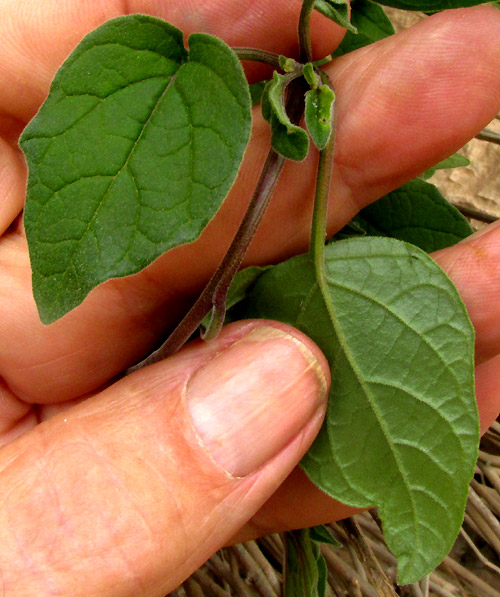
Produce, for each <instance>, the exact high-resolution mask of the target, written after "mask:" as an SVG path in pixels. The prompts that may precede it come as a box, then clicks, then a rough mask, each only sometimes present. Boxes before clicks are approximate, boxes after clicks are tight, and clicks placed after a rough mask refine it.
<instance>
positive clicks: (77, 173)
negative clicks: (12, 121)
mask: <svg viewBox="0 0 500 597" xmlns="http://www.w3.org/2000/svg"><path fill="white" fill-rule="evenodd" d="M188 41H189V53H188V52H187V51H186V49H185V48H184V45H183V38H182V33H181V32H180V31H179V30H178V29H176V28H175V27H173V26H171V25H169V24H168V23H165V22H164V21H161V20H159V19H155V18H152V17H148V16H143V15H134V16H127V17H121V18H118V19H115V20H112V21H109V22H107V23H105V24H104V25H103V26H101V27H99V28H98V29H96V30H95V31H94V32H92V33H90V34H89V35H88V36H87V37H86V38H85V39H84V40H83V41H82V42H81V43H80V45H79V46H78V47H77V48H76V49H75V50H74V52H73V53H72V54H71V55H70V57H69V58H68V59H67V60H66V62H65V63H64V64H63V66H62V67H61V69H60V70H59V72H58V73H57V75H56V77H55V79H54V81H53V83H52V86H51V89H50V94H49V97H48V98H47V100H46V101H45V103H44V104H43V106H42V108H41V109H40V111H39V113H38V114H37V116H36V117H35V118H34V119H33V120H32V121H31V122H30V124H29V125H28V126H27V128H26V129H25V131H24V133H23V134H22V137H21V146H22V148H23V150H24V152H25V154H26V158H27V161H28V165H29V182H28V198H27V203H26V212H25V225H26V233H27V237H28V243H29V249H30V256H31V263H32V269H33V291H34V295H35V298H36V301H37V304H38V309H39V312H40V317H41V318H42V320H43V321H44V322H45V323H50V322H52V321H54V320H56V319H57V318H59V317H61V316H62V315H64V314H65V313H66V312H68V311H69V310H70V309H72V308H73V307H75V306H77V305H78V304H79V303H81V301H82V300H83V299H84V298H85V297H86V295H87V294H88V293H89V292H90V290H92V289H93V288H94V287H95V286H97V285H98V284H100V283H101V282H104V281H105V280H108V279H109V278H114V277H120V276H126V275H129V274H133V273H136V272H138V271H140V270H141V269H143V268H144V267H146V266H147V265H149V264H150V263H151V262H152V261H154V260H155V259H156V258H157V257H158V256H159V255H161V254H162V253H164V252H165V251H168V250H169V249H171V248H173V247H176V246H178V245H180V244H184V243H188V242H192V241H193V240H195V239H196V238H197V237H198V236H199V235H200V233H201V231H202V230H203V229H204V227H205V226H206V225H207V223H208V222H209V221H210V220H211V219H212V217H213V216H214V214H215V213H216V211H217V210H218V208H219V206H220V204H221V203H222V201H223V199H224V198H225V196H226V194H227V192H228V191H229V189H230V187H231V185H232V183H233V181H234V179H235V176H236V174H237V171H238V169H239V166H240V163H241V160H242V157H243V154H244V151H245V148H246V145H247V143H248V140H249V136H250V126H251V105H250V95H249V91H248V85H247V83H246V80H245V76H244V73H243V70H242V68H241V65H240V62H239V60H238V59H237V57H236V55H235V54H234V53H233V51H232V50H231V49H230V48H229V47H228V46H226V44H224V43H223V42H222V41H220V40H219V39H217V38H214V37H211V36H208V35H203V34H195V35H192V36H191V37H190V38H189V40H188Z"/></svg>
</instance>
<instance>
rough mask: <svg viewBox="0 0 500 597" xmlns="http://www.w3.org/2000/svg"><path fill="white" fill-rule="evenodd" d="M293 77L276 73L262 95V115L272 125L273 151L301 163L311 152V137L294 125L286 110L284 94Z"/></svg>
mask: <svg viewBox="0 0 500 597" xmlns="http://www.w3.org/2000/svg"><path fill="white" fill-rule="evenodd" d="M293 77H294V75H280V74H279V73H278V72H276V71H274V73H273V78H272V79H271V80H270V81H269V83H268V84H267V85H266V86H265V88H264V93H263V94H262V115H263V116H264V118H265V120H267V121H268V122H269V124H270V125H271V145H272V147H273V149H274V150H275V151H276V152H278V153H279V154H281V155H283V156H285V157H286V158H288V159H289V160H294V161H298V162H300V161H302V160H303V159H305V157H306V156H307V153H308V151H309V136H308V135H307V133H306V131H305V130H304V129H302V128H300V126H297V125H295V124H293V123H292V121H291V120H290V118H289V116H288V114H287V113H286V110H285V101H284V94H285V90H286V87H287V85H288V84H289V83H290V81H291V80H292V78H293Z"/></svg>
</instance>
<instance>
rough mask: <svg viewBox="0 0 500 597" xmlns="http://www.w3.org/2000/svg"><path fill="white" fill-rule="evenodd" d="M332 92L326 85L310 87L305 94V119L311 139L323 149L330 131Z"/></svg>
mask: <svg viewBox="0 0 500 597" xmlns="http://www.w3.org/2000/svg"><path fill="white" fill-rule="evenodd" d="M334 101H335V94H334V92H333V91H332V90H331V89H330V87H328V85H320V86H319V87H318V88H316V89H310V90H309V91H308V92H307V93H306V95H305V119H306V126H307V130H308V131H309V134H310V135H311V139H312V140H313V142H314V144H315V145H316V147H317V148H318V149H324V148H325V147H326V144H327V143H328V140H329V139H330V135H331V133H332V120H333V103H334Z"/></svg>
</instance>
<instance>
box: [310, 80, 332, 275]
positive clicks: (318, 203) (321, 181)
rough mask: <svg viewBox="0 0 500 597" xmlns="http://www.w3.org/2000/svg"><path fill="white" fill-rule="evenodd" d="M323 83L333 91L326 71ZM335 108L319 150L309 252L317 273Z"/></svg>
mask: <svg viewBox="0 0 500 597" xmlns="http://www.w3.org/2000/svg"><path fill="white" fill-rule="evenodd" d="M321 78H322V79H323V83H325V84H327V85H328V86H329V87H330V89H332V91H333V87H332V83H331V81H330V79H329V77H328V75H327V74H326V73H324V72H323V71H321ZM335 121H336V119H335V109H333V112H332V122H331V127H332V131H331V134H330V138H329V139H328V143H327V144H326V146H325V148H324V149H322V150H321V151H320V152H319V161H318V170H317V176H316V190H315V197H314V208H313V220H312V226H311V240H310V245H309V253H310V255H311V257H312V259H313V261H314V267H315V269H316V273H317V275H318V276H319V275H320V273H321V272H322V271H323V265H324V251H325V239H326V221H327V215H328V197H329V194H330V182H331V175H332V163H333V154H334V150H335V128H336V127H335V124H336V123H335Z"/></svg>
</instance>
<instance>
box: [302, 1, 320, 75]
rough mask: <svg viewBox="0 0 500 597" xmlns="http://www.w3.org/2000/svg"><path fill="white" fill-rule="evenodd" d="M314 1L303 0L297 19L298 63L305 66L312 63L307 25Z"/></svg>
mask: <svg viewBox="0 0 500 597" xmlns="http://www.w3.org/2000/svg"><path fill="white" fill-rule="evenodd" d="M315 2H316V0H304V1H303V3H302V9H301V11H300V17H299V52H300V61H301V62H302V63H303V64H305V63H307V62H311V61H312V47H311V36H310V35H309V24H310V21H311V15H312V11H313V10H314V4H315Z"/></svg>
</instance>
